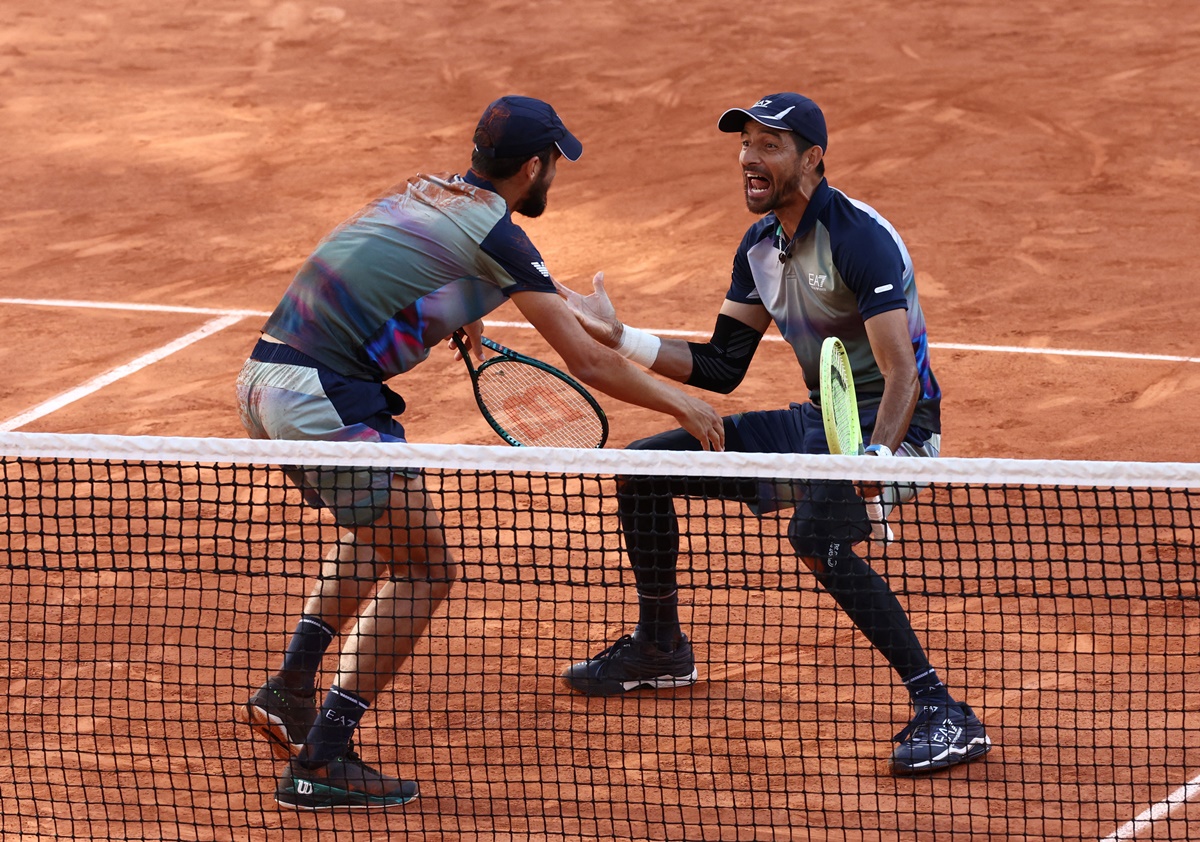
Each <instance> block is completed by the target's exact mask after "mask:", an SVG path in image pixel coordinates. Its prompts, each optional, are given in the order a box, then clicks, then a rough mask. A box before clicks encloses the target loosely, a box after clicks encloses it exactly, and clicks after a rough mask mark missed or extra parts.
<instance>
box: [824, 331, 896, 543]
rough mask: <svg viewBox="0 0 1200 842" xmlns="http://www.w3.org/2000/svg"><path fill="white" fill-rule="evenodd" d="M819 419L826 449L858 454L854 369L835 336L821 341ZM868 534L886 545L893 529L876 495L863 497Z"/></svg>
mask: <svg viewBox="0 0 1200 842" xmlns="http://www.w3.org/2000/svg"><path fill="white" fill-rule="evenodd" d="M821 421H822V422H824V424H825V440H826V441H827V442H828V443H829V452H830V453H832V454H834V455H835V456H836V455H846V456H861V455H863V453H864V452H865V451H864V450H863V438H862V427H861V426H859V423H858V399H857V397H856V396H855V394H854V372H853V370H851V368H850V357H849V355H848V354H847V353H846V346H845V345H843V344H842V340H840V339H838V338H837V337H836V336H830V337H827V338H826V339H825V341H824V342H822V343H821ZM864 502H865V503H866V505H867V520H869V521H871V534H872V535H873V536H875V538H877V539H878V540H881V541H883V543H884V544H885V545H886V544H888V543H889V542H891V541H892V539H893V537H894V536H893V534H892V528H891V527H890V526H888V524H887V521H886V520H884V517H883V502H882V499H881V498H880V497H879V496H878V495H875V496H872V497H867V498H865V500H864Z"/></svg>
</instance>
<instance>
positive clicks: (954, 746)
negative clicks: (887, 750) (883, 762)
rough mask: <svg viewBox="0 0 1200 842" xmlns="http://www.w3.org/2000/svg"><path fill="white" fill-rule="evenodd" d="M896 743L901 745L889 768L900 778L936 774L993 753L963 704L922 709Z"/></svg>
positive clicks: (973, 714)
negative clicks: (929, 773)
mask: <svg viewBox="0 0 1200 842" xmlns="http://www.w3.org/2000/svg"><path fill="white" fill-rule="evenodd" d="M893 739H895V740H896V742H898V743H899V744H900V745H898V746H896V750H895V751H893V752H892V757H891V759H890V760H889V761H888V765H890V766H891V767H892V772H893V773H894V774H897V775H921V774H924V773H926V772H937V771H939V770H941V769H947V768H949V767H951V766H955V765H957V764H959V763H968V762H970V761H972V760H975V759H976V758H978V757H982V756H983V755H985V754H987V753H988V752H989V751H991V750H992V740H991V738H990V737H988V735H987V734H986V733H984V730H983V723H982V722H980V721H979V717H977V716H976V715H975V711H973V710H971V708H970V707H969V706H967V705H965V704H962V703H961V702H951V703H950V704H948V705H922V706H921V707H920V708H918V709H917V714H916V716H914V717H913V719H912V722H909V723H908V725H907V726H906V727H905V728H904V730H903V731H901V732H900V733H899V734H897V735H896V736H895V737H894V738H893Z"/></svg>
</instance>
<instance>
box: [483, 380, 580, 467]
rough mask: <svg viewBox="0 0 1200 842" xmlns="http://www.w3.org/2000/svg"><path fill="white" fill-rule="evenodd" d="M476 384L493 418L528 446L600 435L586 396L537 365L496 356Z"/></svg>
mask: <svg viewBox="0 0 1200 842" xmlns="http://www.w3.org/2000/svg"><path fill="white" fill-rule="evenodd" d="M477 387H478V389H479V396H480V399H481V400H482V401H483V403H484V404H485V405H486V406H487V409H488V412H489V413H491V415H492V418H493V419H494V420H495V421H496V423H497V424H499V425H500V426H501V427H503V428H504V429H505V430H507V431H508V432H509V433H510V434H511V435H512V436H514V437H515V438H517V439H518V440H519V441H521V443H522V444H525V445H526V446H529V447H582V448H592V447H596V446H597V444H598V443H599V442H600V441H601V440H602V439H603V437H604V426H603V424H602V422H601V421H600V419H599V418H598V417H597V415H596V410H595V408H593V406H592V405H591V403H589V402H588V400H587V398H585V397H584V396H583V395H581V394H580V393H579V392H578V391H576V390H575V389H574V388H572V387H571V385H570V384H568V383H566V382H565V381H563V380H561V379H560V378H558V377H555V376H554V375H553V374H551V373H549V372H547V371H543V370H542V369H540V368H536V367H534V366H531V365H526V364H524V363H521V362H518V361H515V360H497V361H495V362H493V363H491V364H490V365H488V366H487V367H486V368H484V369H483V370H482V371H480V373H479V382H478V384H477Z"/></svg>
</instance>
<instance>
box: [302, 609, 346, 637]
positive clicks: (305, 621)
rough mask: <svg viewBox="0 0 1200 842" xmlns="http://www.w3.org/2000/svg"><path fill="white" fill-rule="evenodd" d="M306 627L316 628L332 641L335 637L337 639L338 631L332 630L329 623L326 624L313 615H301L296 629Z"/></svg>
mask: <svg viewBox="0 0 1200 842" xmlns="http://www.w3.org/2000/svg"><path fill="white" fill-rule="evenodd" d="M304 626H315V627H316V628H317V629H319V630H320V631H321V632H323V633H324V634H326V635H328V636H329V637H330V638H331V639H332V638H334V637H337V629H335V628H332V627H331V626H330V625H329V624H328V623H326V622H325V621H324V620H322V619H321V618H320V617H316V616H314V615H312V614H301V615H300V620H299V622H298V623H297V624H296V627H297V628H303V627H304Z"/></svg>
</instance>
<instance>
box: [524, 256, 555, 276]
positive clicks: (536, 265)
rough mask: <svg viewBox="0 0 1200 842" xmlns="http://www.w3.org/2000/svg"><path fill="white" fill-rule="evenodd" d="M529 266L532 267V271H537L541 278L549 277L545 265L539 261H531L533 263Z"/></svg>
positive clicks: (548, 271)
mask: <svg viewBox="0 0 1200 842" xmlns="http://www.w3.org/2000/svg"><path fill="white" fill-rule="evenodd" d="M529 265H530V266H532V267H533V268H534V269H537V270H538V271H539V272H540V273H541V274H542V277H543V278H549V277H550V270H549V269H547V268H546V264H545V263H542V262H541V261H540V260H535V261H533V263H531V264H529Z"/></svg>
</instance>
